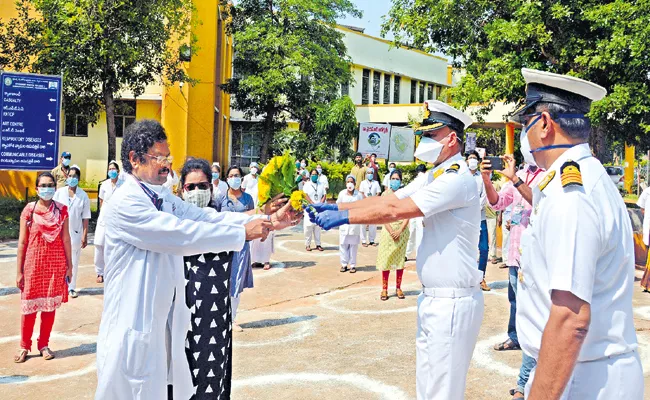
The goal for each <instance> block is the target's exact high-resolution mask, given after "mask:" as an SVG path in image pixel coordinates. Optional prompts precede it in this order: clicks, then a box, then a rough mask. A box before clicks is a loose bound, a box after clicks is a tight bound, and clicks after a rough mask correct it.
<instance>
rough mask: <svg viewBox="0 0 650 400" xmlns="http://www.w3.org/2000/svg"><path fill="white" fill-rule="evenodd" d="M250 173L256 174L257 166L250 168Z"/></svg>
mask: <svg viewBox="0 0 650 400" xmlns="http://www.w3.org/2000/svg"><path fill="white" fill-rule="evenodd" d="M251 174H253V175H257V168H255V167H253V168H251Z"/></svg>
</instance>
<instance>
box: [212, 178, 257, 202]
mask: <svg viewBox="0 0 650 400" xmlns="http://www.w3.org/2000/svg"><path fill="white" fill-rule="evenodd" d="M226 193H228V184H227V183H226V182H224V181H222V180H221V179H219V183H217V184H216V185H215V184H214V181H213V182H212V198H213V199H214V200H216V199H219V198H221V196H223V195H225V194H226ZM253 200H254V199H253Z"/></svg>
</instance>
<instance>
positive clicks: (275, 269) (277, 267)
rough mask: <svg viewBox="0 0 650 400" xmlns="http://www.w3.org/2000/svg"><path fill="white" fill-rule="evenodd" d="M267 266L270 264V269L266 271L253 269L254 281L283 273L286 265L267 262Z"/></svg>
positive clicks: (277, 262)
mask: <svg viewBox="0 0 650 400" xmlns="http://www.w3.org/2000/svg"><path fill="white" fill-rule="evenodd" d="M269 264H271V269H267V270H266V271H265V270H264V269H263V268H254V269H253V271H254V272H253V274H254V276H255V279H259V278H268V277H269V276H273V275H277V274H280V273H282V272H284V270H285V267H286V265H285V264H284V263H283V262H281V261H275V260H269Z"/></svg>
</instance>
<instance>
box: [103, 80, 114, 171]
mask: <svg viewBox="0 0 650 400" xmlns="http://www.w3.org/2000/svg"><path fill="white" fill-rule="evenodd" d="M103 92H104V93H103V95H104V105H105V107H106V133H107V135H108V160H107V163H108V162H110V161H111V160H116V159H117V158H116V157H115V153H116V147H117V144H116V139H115V138H116V135H115V100H114V99H113V92H111V91H110V90H109V89H106V86H104V88H103Z"/></svg>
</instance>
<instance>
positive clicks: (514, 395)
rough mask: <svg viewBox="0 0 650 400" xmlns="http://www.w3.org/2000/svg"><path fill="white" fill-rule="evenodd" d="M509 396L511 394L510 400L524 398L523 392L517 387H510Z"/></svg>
mask: <svg viewBox="0 0 650 400" xmlns="http://www.w3.org/2000/svg"><path fill="white" fill-rule="evenodd" d="M510 396H512V400H520V399H523V398H524V394H523V393H521V392H520V391H519V390H517V389H510Z"/></svg>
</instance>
